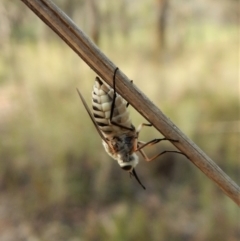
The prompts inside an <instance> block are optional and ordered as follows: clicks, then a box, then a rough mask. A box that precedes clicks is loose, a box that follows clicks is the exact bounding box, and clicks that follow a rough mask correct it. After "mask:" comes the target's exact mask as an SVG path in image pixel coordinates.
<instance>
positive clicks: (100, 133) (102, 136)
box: [77, 89, 108, 144]
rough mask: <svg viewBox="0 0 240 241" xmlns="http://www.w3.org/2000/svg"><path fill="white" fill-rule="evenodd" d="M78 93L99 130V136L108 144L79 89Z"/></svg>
mask: <svg viewBox="0 0 240 241" xmlns="http://www.w3.org/2000/svg"><path fill="white" fill-rule="evenodd" d="M77 92H78V95H79V97H80V99H81V100H82V103H83V105H84V107H85V108H86V110H87V113H88V115H89V116H90V118H91V120H92V122H93V124H94V126H95V128H96V129H97V132H98V134H99V135H100V136H101V138H102V139H103V140H104V141H105V142H106V143H107V144H108V142H107V140H106V138H105V137H104V135H103V134H102V132H101V131H100V130H99V128H98V125H97V123H96V121H95V120H94V117H93V115H92V113H91V111H90V109H89V107H88V105H87V103H86V101H85V100H84V98H83V96H82V94H81V93H80V91H79V90H78V89H77Z"/></svg>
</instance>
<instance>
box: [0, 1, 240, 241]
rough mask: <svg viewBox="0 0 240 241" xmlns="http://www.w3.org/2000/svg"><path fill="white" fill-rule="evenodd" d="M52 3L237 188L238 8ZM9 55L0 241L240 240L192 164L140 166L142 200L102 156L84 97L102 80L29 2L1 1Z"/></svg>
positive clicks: (3, 68) (4, 65) (228, 208)
mask: <svg viewBox="0 0 240 241" xmlns="http://www.w3.org/2000/svg"><path fill="white" fill-rule="evenodd" d="M54 2H55V3H56V4H57V5H58V6H59V7H61V8H62V9H63V11H64V12H66V13H67V14H68V15H69V16H70V17H71V18H72V19H73V21H74V22H76V23H77V25H78V26H79V27H80V28H81V29H82V30H83V31H84V32H86V33H87V34H88V35H89V36H90V37H91V38H92V39H93V41H94V42H95V43H96V44H97V45H98V46H99V47H100V49H101V50H102V51H103V52H104V53H105V54H106V55H107V56H108V57H109V58H110V59H111V60H112V61H113V62H114V63H115V64H116V65H117V66H118V67H119V68H120V69H121V70H122V71H123V72H124V73H125V74H126V75H127V76H128V77H129V78H130V79H133V80H134V84H136V85H137V86H138V87H139V88H140V89H141V90H143V91H144V93H145V94H146V95H147V96H148V97H149V98H150V99H151V100H152V101H153V102H154V103H155V104H156V105H157V106H159V108H160V109H161V110H162V111H163V112H164V113H165V114H166V115H167V116H168V117H169V118H170V119H171V120H172V121H173V122H174V123H175V124H176V125H177V126H178V127H179V128H180V129H181V130H182V131H183V132H184V133H186V135H187V136H189V137H190V138H191V139H192V140H193V141H194V142H196V143H197V145H199V146H200V147H201V148H202V149H203V150H204V151H205V152H206V153H207V154H208V155H209V156H210V157H211V158H212V159H213V160H214V161H215V162H216V163H217V164H218V165H219V166H220V167H221V168H222V169H223V170H224V171H225V172H226V173H227V174H228V175H229V176H230V177H231V178H232V179H233V180H234V181H235V182H237V183H238V184H239V183H240V177H239V176H240V175H239V174H240V172H239V171H240V167H239V160H240V100H239V95H240V83H239V67H240V66H239V47H240V43H239V41H240V35H239V9H240V8H239V1H237V0H223V1H216V0H208V1H207V0H204V1H197V0H191V1H183V0H169V1H167V0H166V1H165V0H158V1H157V0H155V1H154V0H150V1H147V0H145V1H144V0H132V1H130V0H129V1H126V0H125V1H111V0H99V1H97V0H89V1H87V0H85V1H83V0H71V1H68V0H55V1H54ZM0 51H1V54H0V240H1V241H12V240H13V241H15V240H19V241H24V240H33V241H49V240H51V241H53V240H54V241H55V240H57V241H61V240H64V241H65V240H69V241H78V240H87V241H95V240H114V241H121V240H125V241H128V240H129V241H130V240H131V241H132V240H133V241H135V240H138V241H145V240H153V241H155V240H156V241H159V240H160V241H166V240H170V241H172V240H173V241H180V240H181V241H186V240H191V241H192V240H194V241H205V240H210V241H211V240H218V241H225V240H228V241H237V240H240V231H239V230H240V226H239V222H240V211H239V209H238V207H237V205H236V204H235V203H234V202H233V201H232V200H230V199H229V198H228V197H227V196H225V194H224V193H223V192H222V191H221V190H220V189H219V188H218V187H217V186H216V185H215V184H214V183H213V182H212V181H211V180H209V179H208V178H207V177H206V176H205V175H204V174H202V173H201V172H200V171H199V170H198V169H197V168H196V167H195V166H194V165H192V164H191V162H190V161H189V160H186V158H184V157H182V156H181V155H176V154H175V155H170V154H166V155H164V156H162V157H160V158H159V159H157V160H155V161H154V162H152V163H146V162H144V161H143V160H141V162H140V164H139V165H138V167H137V172H138V175H139V177H140V179H141V181H142V182H143V184H144V185H145V186H146V187H147V190H146V191H144V190H143V189H142V188H141V187H140V185H138V183H137V182H136V180H134V179H130V178H129V175H128V174H127V173H126V172H123V171H121V169H120V168H119V166H118V164H117V163H116V162H115V161H113V160H112V159H111V158H110V157H108V156H107V154H106V153H105V151H104V149H103V147H102V145H101V141H100V137H99V136H98V134H97V132H96V130H95V129H94V127H93V124H92V123H91V121H90V119H89V117H88V115H87V113H86V111H85V109H84V107H83V106H82V103H81V102H80V100H79V97H78V95H77V92H76V87H77V88H79V89H80V90H81V92H82V94H83V95H84V97H85V98H86V100H87V102H88V103H90V102H91V89H92V85H93V82H94V78H95V76H96V74H95V73H94V72H93V71H92V70H91V69H90V68H89V67H88V66H87V65H86V64H85V63H84V62H83V61H82V60H81V59H80V58H79V57H78V56H77V55H76V54H75V53H74V52H73V51H72V50H71V49H70V48H69V47H68V46H67V45H66V44H65V43H64V42H63V41H62V40H61V39H60V38H59V37H58V36H56V35H55V33H53V32H52V31H51V30H50V29H49V28H48V27H47V26H46V25H45V24H44V23H43V22H41V20H40V19H39V18H38V17H37V16H35V15H34V14H33V13H32V12H31V11H30V9H28V8H27V7H26V6H25V5H24V4H23V3H22V2H21V1H9V0H2V1H1V2H0ZM129 110H130V112H131V116H132V120H133V123H134V124H135V125H138V124H139V123H141V122H143V121H144V119H143V118H142V117H141V116H140V115H139V114H138V113H137V112H136V111H135V110H134V109H133V108H131V107H129ZM156 137H160V135H159V133H158V132H157V131H156V130H154V128H150V129H149V128H148V129H144V130H143V132H142V133H141V140H150V139H153V138H156ZM161 150H174V147H173V146H172V145H171V144H170V143H167V142H165V143H161V144H159V145H157V146H154V147H152V148H148V149H147V153H148V154H149V155H153V154H156V153H158V152H159V151H161Z"/></svg>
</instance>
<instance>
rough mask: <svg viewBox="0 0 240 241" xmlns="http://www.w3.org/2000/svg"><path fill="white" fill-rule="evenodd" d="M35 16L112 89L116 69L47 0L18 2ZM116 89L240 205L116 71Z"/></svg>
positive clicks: (225, 180) (227, 183) (221, 178)
mask: <svg viewBox="0 0 240 241" xmlns="http://www.w3.org/2000/svg"><path fill="white" fill-rule="evenodd" d="M21 1H22V2H24V3H25V4H26V5H27V6H28V7H29V8H30V9H31V10H32V11H33V12H34V13H35V14H36V15H38V17H39V18H40V19H41V20H42V21H44V22H45V23H46V24H47V25H48V26H49V27H50V28H51V29H52V30H53V31H55V32H56V33H57V34H58V35H59V36H60V37H61V38H62V39H63V40H64V41H65V42H66V43H67V44H68V45H69V46H70V47H71V48H72V49H73V50H74V51H75V52H76V53H77V54H78V55H79V56H80V57H81V58H82V59H83V60H84V61H85V62H86V63H87V65H89V66H90V67H91V68H92V69H93V70H94V71H95V72H96V73H97V74H98V75H99V76H100V77H101V78H102V79H103V80H104V81H105V82H106V83H108V84H109V85H110V86H112V76H113V72H114V70H115V68H116V66H115V65H114V64H113V63H112V62H111V61H110V60H109V59H108V58H107V57H106V56H105V55H104V54H103V53H102V52H101V51H100V50H99V49H98V48H97V46H96V45H95V44H94V43H93V42H92V41H91V40H90V39H89V38H88V37H87V36H86V35H85V34H84V33H83V32H82V31H81V30H80V29H79V28H78V27H77V26H76V25H75V24H74V23H73V21H72V20H71V19H70V18H69V17H68V16H67V15H66V14H65V13H63V12H62V11H61V10H60V9H59V8H58V7H56V6H55V5H54V4H53V3H52V2H51V1H49V0H21ZM116 80H117V81H116V89H117V91H118V93H119V94H120V95H122V97H123V98H124V99H126V101H127V102H129V103H130V104H131V105H132V106H133V107H134V108H135V109H136V110H137V111H138V112H139V113H140V114H141V115H143V116H144V117H145V118H146V119H147V120H148V121H149V122H150V123H152V124H153V125H154V126H155V128H156V129H157V130H159V132H161V133H162V134H163V135H164V136H165V137H167V138H168V139H174V140H179V142H172V144H173V145H175V146H176V147H177V148H178V149H179V150H180V151H181V152H183V153H184V154H186V155H187V156H188V157H189V160H190V161H191V162H192V163H193V164H194V165H196V166H197V167H198V168H199V169H200V170H201V171H202V172H203V173H205V174H206V175H207V176H208V177H209V178H210V179H212V180H213V181H214V182H215V183H216V184H217V185H218V186H219V187H220V188H221V189H222V190H223V191H224V192H225V194H226V195H228V196H229V197H230V198H231V199H232V200H233V201H234V202H236V203H237V204H238V205H239V206H240V188H239V187H238V185H237V184H236V183H235V182H234V181H233V180H231V178H230V177H229V176H228V175H226V174H225V173H224V172H223V171H222V170H221V169H220V168H219V167H218V165H216V164H215V162H213V161H212V160H211V159H210V158H209V157H208V156H207V155H206V154H205V153H204V152H203V151H202V150H201V149H200V148H199V147H198V146H197V145H196V144H194V143H193V142H192V141H191V140H190V139H189V138H188V137H186V136H185V135H184V134H183V133H182V132H181V131H180V130H179V129H178V128H177V127H176V126H175V125H174V124H173V123H172V122H171V121H170V120H169V119H168V118H167V117H166V116H165V115H164V114H163V113H162V112H161V111H160V110H159V109H158V108H157V107H156V106H155V105H154V104H153V103H152V102H151V101H150V100H149V99H148V98H147V97H146V96H145V95H144V94H143V93H142V92H141V91H140V90H139V89H138V88H137V87H136V86H135V85H134V84H132V83H131V82H130V80H129V79H128V78H127V77H126V76H125V75H124V74H123V73H122V72H121V71H119V72H118V74H117V76H116Z"/></svg>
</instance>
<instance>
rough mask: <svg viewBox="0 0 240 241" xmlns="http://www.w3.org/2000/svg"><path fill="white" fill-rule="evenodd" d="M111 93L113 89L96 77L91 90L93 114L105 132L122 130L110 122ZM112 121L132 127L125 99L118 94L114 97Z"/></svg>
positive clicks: (112, 93)
mask: <svg viewBox="0 0 240 241" xmlns="http://www.w3.org/2000/svg"><path fill="white" fill-rule="evenodd" d="M113 95H114V91H113V89H112V88H110V87H109V86H107V85H106V84H104V83H103V82H102V81H101V80H100V79H99V78H98V77H96V79H95V84H94V86H93V92H92V106H93V116H94V119H95V121H96V123H97V125H98V126H99V128H100V129H101V131H103V132H104V133H105V134H111V133H113V134H114V133H116V132H118V131H121V130H122V128H121V127H119V126H116V125H112V124H111V122H110V114H111V107H112V101H113ZM112 121H113V122H115V123H118V124H121V125H122V126H125V127H128V128H131V127H132V124H131V120H130V118H129V112H128V110H127V108H126V101H125V100H124V99H123V98H122V97H121V96H120V95H118V94H117V96H116V99H115V106H114V111H113V116H112Z"/></svg>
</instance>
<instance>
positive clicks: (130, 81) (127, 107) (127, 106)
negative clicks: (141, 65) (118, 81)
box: [126, 80, 133, 108]
mask: <svg viewBox="0 0 240 241" xmlns="http://www.w3.org/2000/svg"><path fill="white" fill-rule="evenodd" d="M130 82H131V84H132V83H133V80H130ZM128 106H129V102H127V104H126V107H127V108H128Z"/></svg>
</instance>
